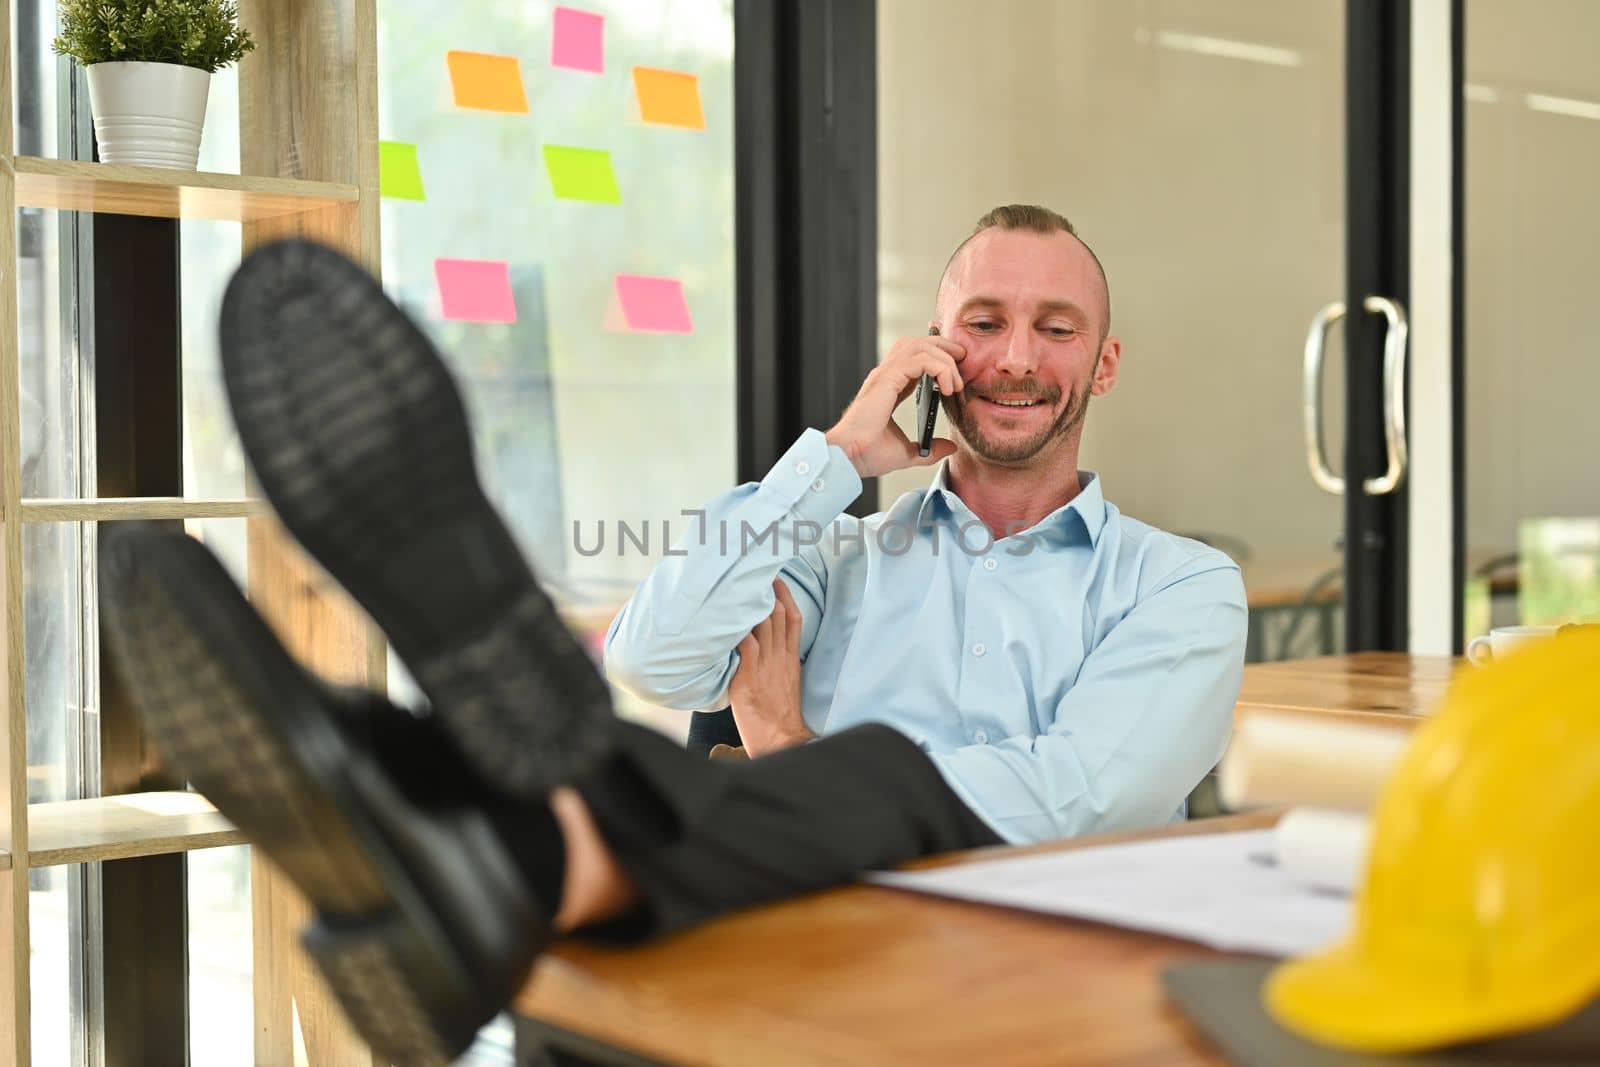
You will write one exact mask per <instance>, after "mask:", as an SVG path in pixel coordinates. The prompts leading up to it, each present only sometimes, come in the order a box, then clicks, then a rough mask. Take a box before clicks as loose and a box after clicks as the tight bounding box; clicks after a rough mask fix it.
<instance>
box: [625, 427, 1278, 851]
mask: <svg viewBox="0 0 1600 1067" xmlns="http://www.w3.org/2000/svg"><path fill="white" fill-rule="evenodd" d="M860 493H861V479H860V478H859V476H858V475H857V474H856V471H855V468H854V467H853V466H852V465H851V463H850V461H849V459H848V458H847V457H846V456H845V454H844V452H843V451H842V450H841V449H839V448H837V447H834V446H830V445H828V444H827V442H826V440H825V439H824V437H823V435H822V433H821V432H820V431H817V430H814V429H813V430H807V431H806V432H805V433H804V434H803V435H802V436H801V437H800V439H799V440H798V441H797V442H796V443H795V444H794V445H793V447H791V448H790V449H789V451H788V452H787V453H786V454H785V455H784V457H783V458H782V459H781V460H779V461H778V464H777V465H776V466H775V467H773V468H772V470H771V471H770V472H769V473H768V474H767V476H766V477H765V478H763V479H762V480H761V481H760V482H759V483H752V484H747V485H741V486H739V487H738V488H736V489H734V490H732V491H731V492H728V493H726V494H725V495H723V496H722V497H719V498H718V499H717V500H715V501H713V502H712V503H710V504H708V505H707V506H706V508H705V509H704V515H703V518H701V517H700V516H699V513H698V512H696V513H691V514H692V515H693V516H694V517H692V518H690V520H689V525H690V527H691V528H690V530H689V531H688V532H687V533H686V534H685V535H684V537H683V538H681V539H680V540H679V541H678V542H677V544H676V545H675V546H674V548H673V550H672V554H670V555H668V556H667V557H666V558H664V559H663V560H662V561H661V562H660V563H659V564H658V565H657V566H656V568H655V570H654V571H653V572H652V573H651V574H650V576H649V577H648V578H647V579H645V581H644V583H643V584H642V585H641V586H640V587H639V589H638V591H637V592H635V594H634V595H633V598H632V599H631V600H629V601H628V603H627V604H626V605H625V606H624V607H623V609H622V611H621V612H620V613H619V614H618V615H617V617H616V619H615V620H614V621H613V622H612V624H611V629H610V631H609V633H608V634H607V635H606V650H605V665H606V673H607V674H608V675H609V676H610V678H611V679H612V681H614V682H615V683H616V684H617V685H619V686H621V687H623V688H624V689H627V690H629V691H630V692H632V693H633V694H635V695H636V696H638V697H639V698H640V699H642V700H645V701H648V702H650V703H653V704H658V705H662V706H665V707H671V708H682V709H694V710H706V709H715V708H722V707H726V706H727V691H728V683H729V681H730V680H731V679H732V678H733V673H734V670H735V669H736V668H737V666H738V663H739V657H738V654H737V653H736V652H735V651H734V647H735V646H736V645H737V644H738V643H739V641H740V640H741V639H742V638H744V637H745V636H746V635H747V634H748V633H749V632H750V631H751V629H752V628H754V627H755V625H756V624H757V623H759V622H760V621H761V620H762V619H763V618H765V617H766V616H767V615H768V614H769V613H770V612H771V611H772V606H773V603H774V596H773V592H772V581H773V579H774V578H775V577H777V576H778V575H780V574H781V575H782V576H783V577H784V578H785V579H786V580H787V582H788V584H789V587H790V589H791V590H793V592H794V595H795V601H796V603H797V604H799V606H800V610H801V611H802V613H803V614H804V616H805V627H804V632H803V634H802V637H801V644H800V655H801V658H802V659H803V661H804V667H803V670H802V678H803V696H802V699H803V709H802V711H803V714H804V716H805V720H806V725H807V726H809V727H810V728H811V729H812V730H813V731H814V732H816V733H819V734H827V733H835V732H837V731H839V730H843V729H846V728H848V727H851V726H856V725H858V724H860V723H866V722H879V723H887V724H888V725H890V726H893V727H895V728H896V729H898V730H900V731H901V732H903V733H905V734H906V735H908V736H909V737H911V738H912V739H913V740H914V741H916V742H917V743H918V744H919V745H921V746H922V748H923V749H924V750H926V751H927V752H928V754H929V756H930V757H931V758H932V760H933V762H934V763H935V764H936V765H937V766H938V768H939V770H940V771H941V772H942V773H943V775H944V777H945V780H946V781H947V782H949V784H950V787H951V788H952V789H953V790H954V791H955V792H956V793H957V794H958V795H959V796H960V797H961V798H962V799H963V800H964V801H965V802H966V803H967V804H968V806H970V807H971V808H972V809H973V810H974V811H975V812H977V813H978V814H979V816H981V817H982V818H983V820H984V821H985V822H987V823H988V824H989V825H990V826H991V827H993V828H994V830H995V832H996V833H997V834H999V835H1000V836H1001V837H1002V838H1004V839H1005V840H1007V841H1010V842H1016V843H1021V842H1032V841H1044V840H1049V839H1053V838H1060V837H1069V836H1073V835H1076V834H1085V833H1091V832H1099V831H1110V830H1121V829H1130V828H1135V827H1144V826H1154V825H1159V824H1161V823H1164V822H1167V821H1170V820H1173V819H1176V818H1181V817H1182V814H1183V811H1184V800H1185V798H1186V797H1187V795H1188V793H1189V791H1190V790H1191V789H1192V788H1193V787H1194V786H1195V785H1196V784H1197V783H1198V782H1199V781H1200V779H1201V778H1203V777H1204V776H1205V774H1206V772H1207V771H1209V770H1210V769H1211V768H1212V767H1213V766H1215V764H1216V763H1217V761H1218V760H1219V759H1220V758H1221V757H1222V751H1223V748H1224V747H1225V745H1226V744H1227V741H1228V736H1229V732H1230V727H1231V724H1232V721H1233V704H1234V700H1235V699H1236V698H1237V696H1238V692H1239V682H1240V672H1241V670H1242V667H1243V662H1244V642H1245V625H1246V609H1245V599H1244V586H1243V583H1242V582H1241V580H1240V576H1239V568H1238V567H1237V566H1236V565H1235V564H1234V563H1233V561H1232V560H1230V559H1229V558H1228V557H1227V556H1224V555H1223V554H1222V553H1220V552H1217V551H1216V550H1214V549H1211V548H1208V547H1206V546H1205V545H1202V544H1200V543H1198V542H1196V541H1191V540H1188V539H1186V538H1182V537H1176V536H1174V535H1172V534H1168V533H1163V532H1162V531H1160V530H1157V529H1154V528H1153V527H1150V526H1147V525H1145V524H1144V523H1141V522H1138V521H1136V520H1134V519H1130V518H1127V517H1125V516H1123V515H1122V514H1121V513H1120V512H1118V511H1117V509H1116V508H1115V507H1114V506H1113V505H1111V504H1110V503H1108V502H1107V501H1106V500H1105V498H1104V496H1102V493H1101V487H1100V481H1099V479H1098V478H1096V477H1095V476H1094V475H1093V474H1091V473H1088V472H1084V474H1083V475H1082V489H1081V491H1080V492H1079V493H1078V495H1077V497H1076V498H1075V499H1073V500H1072V501H1071V502H1070V503H1068V504H1066V505H1065V506H1063V507H1061V508H1058V509H1057V510H1056V511H1054V512H1052V513H1051V514H1050V515H1048V516H1046V517H1045V518H1044V519H1042V520H1041V521H1040V522H1038V523H1037V524H1036V525H1034V526H1032V527H1030V528H1028V529H1026V530H1020V531H1018V532H1017V533H1015V534H1012V535H1010V536H1007V537H1004V538H1002V539H1000V540H998V541H993V542H992V543H991V538H990V535H989V533H988V531H987V530H986V528H985V527H984V525H983V523H982V522H980V521H979V520H978V519H977V517H976V516H975V515H974V514H973V513H972V511H971V510H970V509H968V508H967V506H966V505H965V504H964V503H963V502H962V501H961V499H960V498H959V497H957V496H956V495H955V494H954V493H953V492H951V491H950V489H949V488H948V483H947V481H946V476H945V470H944V468H943V466H941V467H940V468H939V471H938V475H937V477H936V478H935V480H934V482H933V484H932V486H931V487H930V488H928V489H926V490H922V491H919V492H912V493H907V494H905V495H904V496H902V497H900V499H899V500H897V501H895V503H894V505H893V506H892V507H890V508H889V509H888V510H887V511H884V512H879V513H878V514H876V515H873V516H871V517H869V518H866V519H858V518H856V517H854V516H850V515H846V514H843V511H844V509H845V507H847V506H848V505H849V504H850V502H851V501H853V500H854V499H855V498H856V497H857V496H858V495H860Z"/></svg>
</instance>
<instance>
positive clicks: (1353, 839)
mask: <svg viewBox="0 0 1600 1067" xmlns="http://www.w3.org/2000/svg"><path fill="white" fill-rule="evenodd" d="M1369 838H1370V828H1369V824H1368V821H1367V817H1366V816H1365V815H1358V814H1356V813H1355V812H1350V811H1329V810H1327V809H1326V808H1295V809H1294V810H1293V811H1291V812H1289V813H1288V814H1287V815H1285V816H1284V817H1283V818H1282V819H1280V820H1278V825H1277V826H1276V827H1275V828H1274V829H1273V831H1272V851H1273V855H1274V856H1275V858H1276V859H1277V861H1278V867H1279V868H1280V869H1281V870H1282V871H1283V873H1284V874H1286V875H1288V877H1289V879H1290V880H1291V881H1293V882H1296V883H1297V884H1299V885H1304V886H1310V887H1311V888H1312V889H1322V890H1328V891H1332V892H1335V893H1346V894H1348V893H1352V892H1354V891H1355V888H1356V886H1357V885H1359V884H1360V882H1361V875H1362V872H1363V871H1364V870H1365V869H1366V864H1367V842H1368V840H1369Z"/></svg>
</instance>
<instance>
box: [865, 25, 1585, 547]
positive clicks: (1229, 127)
mask: <svg viewBox="0 0 1600 1067" xmlns="http://www.w3.org/2000/svg"><path fill="white" fill-rule="evenodd" d="M1468 9H1469V12H1470V14H1469V50H1470V51H1471V55H1472V59H1471V61H1470V62H1469V70H1470V71H1474V72H1476V71H1477V70H1479V69H1484V70H1485V71H1486V73H1485V75H1484V77H1485V78H1487V77H1488V68H1487V65H1486V64H1487V57H1490V56H1492V57H1494V58H1495V59H1496V60H1497V61H1499V64H1500V69H1498V70H1495V71H1494V72H1493V73H1494V74H1495V76H1496V78H1498V79H1499V80H1502V81H1508V82H1509V81H1513V80H1516V81H1518V84H1519V86H1520V85H1521V84H1522V83H1526V82H1528V81H1529V79H1530V78H1531V77H1533V74H1532V72H1541V73H1540V75H1539V76H1540V77H1542V78H1546V79H1548V80H1549V85H1550V86H1552V87H1550V88H1547V89H1545V90H1543V91H1545V92H1550V93H1558V92H1559V93H1563V94H1566V95H1572V96H1582V97H1586V98H1588V99H1596V100H1600V88H1596V87H1595V85H1594V82H1595V81H1596V75H1595V73H1594V70H1593V65H1592V63H1590V62H1589V59H1588V57H1590V56H1592V54H1593V50H1594V46H1595V44H1596V42H1600V4H1584V3H1581V2H1574V3H1567V4H1561V5H1552V4H1528V5H1522V4H1500V3H1496V2H1493V0H1482V2H1479V3H1471V4H1469V5H1468ZM1480 9H1484V10H1485V11H1489V12H1491V13H1492V16H1493V18H1492V19H1491V17H1490V14H1485V13H1484V12H1483V11H1480ZM1544 9H1548V10H1544ZM1533 10H1539V11H1540V17H1541V18H1545V17H1546V16H1548V21H1549V22H1550V24H1551V25H1550V28H1549V30H1548V32H1545V33H1543V34H1531V33H1530V32H1529V31H1528V28H1527V26H1526V25H1525V24H1524V22H1525V20H1524V18H1523V17H1522V16H1520V15H1518V14H1517V13H1518V12H1523V11H1533ZM1343 17H1344V5H1343V3H1341V2H1337V0H1298V2H1296V3H1294V4H1275V3H1266V2H1262V0H1207V2H1203V3H1202V2H1193V3H1183V4H1180V3H1163V2H1143V3H1132V2H1124V0H986V2H983V3H977V2H974V0H879V28H878V29H879V32H878V41H879V43H878V47H879V64H880V75H879V129H880V134H879V138H880V139H879V157H880V170H879V178H880V201H879V212H880V223H879V241H880V247H881V250H882V251H881V259H880V285H881V301H880V313H881V334H882V336H881V346H880V348H886V347H887V345H888V344H889V342H890V341H891V340H892V339H893V338H895V337H899V336H902V335H905V334H910V333H921V332H923V330H924V329H925V327H926V323H927V319H928V315H929V312H930V310H931V306H932V294H933V290H934V287H935V284H936V282H937V279H938V275H939V271H940V269H941V268H942V266H943V264H944V261H945V258H946V257H947V255H948V254H949V251H950V249H951V248H952V247H954V245H955V244H956V243H958V242H959V241H960V240H961V238H962V237H963V236H965V234H966V233H967V232H968V230H969V228H970V226H971V224H972V222H973V221H974V220H975V219H976V218H977V216H978V215H980V214H981V213H982V212H983V211H985V210H986V209H988V208H989V207H992V206H993V205H995V204H998V203H1003V202H1009V201H1037V202H1040V203H1044V204H1047V205H1049V206H1051V207H1053V208H1055V209H1057V210H1059V211H1061V212H1063V213H1064V214H1066V215H1068V216H1069V217H1071V218H1072V219H1074V220H1075V222H1076V223H1077V224H1078V226H1079V229H1080V231H1081V233H1082V234H1083V236H1084V237H1085V238H1086V239H1087V240H1088V241H1089V242H1090V243H1091V244H1092V245H1093V246H1094V247H1095V249H1096V251H1097V252H1098V253H1099V254H1100V256H1101V258H1102V259H1103V260H1104V262H1105V264H1106V267H1107V271H1108V273H1109V275H1110V279H1111V286H1112V292H1113V300H1114V304H1115V311H1114V316H1113V328H1114V331H1115V332H1116V333H1118V334H1119V335H1120V336H1121V337H1122V338H1123V341H1124V352H1125V358H1124V361H1123V374H1122V380H1121V382H1120V384H1119V385H1118V387H1117V389H1116V390H1115V392H1114V393H1113V394H1112V395H1111V396H1110V397H1107V398H1105V399H1104V400H1101V401H1097V402H1096V403H1095V404H1094V405H1093V406H1092V407H1091V409H1090V415H1089V422H1088V432H1087V435H1086V440H1085V449H1084V458H1083V462H1084V465H1085V466H1087V467H1090V468H1094V469H1097V470H1099V471H1100V472H1101V473H1102V475H1103V477H1104V480H1105V485H1106V489H1107V492H1108V495H1109V496H1110V497H1111V499H1112V500H1114V501H1115V502H1116V503H1117V504H1118V505H1119V506H1120V507H1121V508H1122V509H1123V510H1124V511H1125V512H1127V513H1129V514H1132V515H1134V516H1136V517H1138V518H1141V519H1144V520H1146V521H1149V522H1153V523H1155V524H1157V525H1160V526H1164V527H1167V528H1169V529H1175V530H1180V531H1186V532H1187V531H1202V532H1214V533H1220V534H1223V535H1227V536H1230V537H1233V538H1238V539H1241V540H1243V541H1244V542H1245V543H1246V544H1247V545H1248V546H1249V548H1250V551H1251V553H1252V556H1253V557H1254V558H1255V559H1256V560H1258V561H1271V560H1282V559H1300V558H1305V557H1312V556H1331V548H1332V545H1333V541H1334V538H1335V536H1336V535H1337V534H1338V532H1339V529H1340V526H1341V516H1340V506H1339V502H1338V501H1337V500H1336V499H1335V498H1333V497H1331V496H1328V495H1326V494H1324V493H1322V492H1321V491H1319V490H1317V489H1316V488H1315V487H1314V486H1313V485H1312V483H1311V481H1310V478H1309V476H1308V475H1307V473H1306V469H1305V462H1304V459H1303V448H1302V445H1301V434H1302V429H1301V420H1300V412H1299V395H1300V373H1301V371H1300V368H1301V348H1302V345H1303V342H1304V337H1305V330H1306V326H1307V324H1308V322H1309V320H1310V318H1311V316H1312V314H1313V313H1314V312H1315V311H1316V309H1317V308H1318V307H1320V306H1321V305H1322V304H1323V303H1325V302H1327V301H1330V300H1333V299H1336V298H1338V297H1340V296H1341V295H1342V293H1341V288H1342V271H1343V256H1344V249H1343V240H1344V234H1343V226H1344V205H1343V181H1344V174H1343V167H1344V151H1343V138H1344V127H1343V94H1344V60H1343V25H1342V20H1343ZM1519 35H1520V36H1519ZM1197 37H1198V38H1211V39H1216V40H1222V41H1232V42H1244V43H1246V44H1254V45H1261V46H1267V47H1269V48H1271V49H1274V50H1276V51H1271V52H1268V53H1265V54H1264V55H1265V58H1269V59H1274V60H1278V61H1279V62H1276V63H1275V62H1261V61H1249V60H1246V59H1241V58H1230V57H1225V56H1218V55H1207V54H1201V53H1200V52H1197V51H1195V50H1194V49H1195V47H1196V46H1197V42H1196V41H1195V40H1194V38H1197ZM1511 39H1518V40H1521V41H1523V42H1524V44H1523V46H1522V47H1520V48H1512V47H1508V46H1507V41H1508V40H1511ZM1575 40H1576V41H1582V42H1584V43H1582V44H1578V43H1574V42H1575ZM1185 45H1188V46H1189V47H1187V48H1186V47H1184V46H1185ZM1198 47H1199V48H1201V49H1204V48H1205V47H1207V45H1206V44H1205V42H1203V41H1202V42H1198ZM1480 56H1482V57H1486V58H1485V60H1484V61H1483V62H1480V61H1479V57H1480ZM1586 64H1587V65H1586ZM1519 71H1520V72H1521V73H1518V72H1519ZM1475 78H1476V75H1475V73H1474V74H1473V75H1469V80H1475ZM1585 82H1587V83H1588V84H1584V83H1585ZM1523 91H1526V90H1524V89H1523V88H1520V87H1519V88H1517V89H1516V90H1515V92H1514V93H1512V94H1511V95H1509V96H1507V97H1506V98H1505V99H1504V100H1503V101H1502V103H1501V104H1500V105H1486V104H1469V112H1468V115H1469V118H1468V123H1469V125H1468V134H1469V142H1470V144H1471V148H1470V150H1469V156H1468V167H1469V173H1468V182H1469V190H1470V191H1469V200H1468V215H1469V222H1470V224H1471V227H1472V228H1471V229H1470V230H1469V233H1470V235H1471V239H1470V254H1471V260H1470V262H1471V271H1470V272H1469V290H1468V297H1469V304H1470V305H1471V306H1470V309H1469V313H1468V320H1467V325H1468V342H1467V343H1468V347H1467V351H1468V363H1469V370H1470V374H1469V383H1470V386H1471V389H1470V395H1469V398H1468V418H1469V422H1468V430H1467V433H1468V440H1469V446H1470V449H1471V451H1470V452H1469V455H1470V456H1472V457H1473V459H1474V462H1475V463H1476V464H1477V465H1476V466H1475V467H1474V468H1473V474H1472V475H1471V477H1470V480H1469V484H1468V491H1469V501H1470V504H1469V509H1470V516H1471V527H1472V534H1473V543H1474V544H1475V545H1479V543H1480V542H1481V545H1479V547H1482V548H1484V549H1489V548H1499V547H1510V546H1511V545H1512V544H1514V519H1515V517H1516V516H1518V515H1531V514H1558V513H1566V514H1571V513H1584V514H1595V513H1600V500H1597V499H1596V493H1595V485H1596V476H1595V474H1594V466H1595V464H1594V461H1593V456H1594V455H1595V452H1596V449H1595V448H1593V447H1592V446H1590V447H1588V448H1587V449H1585V448H1584V447H1583V435H1584V432H1585V431H1586V430H1587V427H1586V426H1585V425H1584V419H1583V418H1582V416H1581V415H1579V414H1578V412H1579V411H1580V410H1582V409H1583V408H1585V407H1587V406H1589V405H1591V404H1592V403H1593V400H1594V398H1595V397H1596V395H1597V394H1600V390H1597V388H1596V387H1597V386H1600V362H1597V361H1596V360H1595V359H1594V358H1593V355H1594V349H1595V344H1594V336H1595V334H1594V331H1593V327H1592V326H1591V324H1590V320H1591V319H1592V316H1589V315H1586V314H1585V311H1586V305H1585V301H1584V299H1583V298H1584V297H1585V296H1586V295H1587V294H1589V293H1592V292H1593V291H1594V290H1595V288H1596V285H1597V284H1600V271H1596V269H1595V268H1596V266H1597V265H1600V264H1597V263H1596V260H1595V257H1596V249H1597V248H1600V240H1597V239H1600V232H1597V230H1600V210H1597V209H1596V208H1595V206H1594V204H1593V198H1592V193H1590V195H1587V196H1586V195H1584V194H1585V193H1586V192H1589V190H1590V189H1591V188H1592V186H1593V184H1594V179H1595V175H1596V174H1597V173H1600V168H1597V166H1596V164H1597V163H1600V148H1597V142H1600V122H1597V121H1590V120H1583V119H1577V118H1567V117H1558V116H1551V115H1536V114H1533V113H1529V112H1527V109H1526V108H1525V107H1523V105H1522V104H1521V102H1520V101H1521V96H1520V95H1519V94H1520V93H1521V92H1523ZM1491 106H1498V107H1499V108H1500V110H1501V112H1502V113H1504V114H1501V115H1500V117H1499V118H1497V119H1489V118H1485V116H1484V114H1483V112H1484V110H1485V109H1486V108H1490V107H1491ZM1497 122H1498V123H1502V124H1504V125H1505V126H1506V127H1507V128H1506V129H1504V130H1501V129H1498V128H1497V127H1496V126H1494V125H1493V124H1494V123H1497ZM1510 294H1514V298H1508V296H1509V295H1510ZM1530 372H1531V373H1530ZM1341 374H1342V357H1341V356H1340V355H1339V340H1338V334H1336V335H1335V339H1334V345H1333V351H1332V352H1331V353H1330V365H1329V367H1328V369H1327V381H1328V384H1329V386H1330V396H1329V400H1328V404H1327V408H1326V412H1327V421H1328V422H1329V423H1330V424H1335V425H1336V424H1337V423H1338V421H1339V418H1340V398H1339V396H1338V392H1339V390H1338V388H1337V384H1338V380H1339V377H1340V375H1341ZM1329 447H1330V451H1331V452H1332V454H1333V455H1334V456H1335V457H1336V459H1335V466H1336V467H1338V466H1340V465H1342V460H1340V459H1339V458H1337V457H1339V455H1340V453H1339V442H1338V440H1337V437H1336V435H1335V436H1334V437H1333V438H1332V439H1330V443H1329ZM1490 455H1492V456H1493V457H1494V459H1495V462H1493V463H1489V462H1487V461H1486V460H1485V457H1486V456H1490ZM925 481H926V475H925V473H924V472H922V471H915V472H903V473H901V474H898V475H895V476H891V477H890V478H886V479H885V480H884V483H885V484H884V492H883V496H884V499H885V500H890V499H893V497H894V496H895V495H898V493H900V492H902V491H904V490H906V489H907V488H910V487H913V486H916V485H920V484H923V483H924V482H925Z"/></svg>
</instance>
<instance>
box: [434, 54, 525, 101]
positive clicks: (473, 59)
mask: <svg viewBox="0 0 1600 1067" xmlns="http://www.w3.org/2000/svg"><path fill="white" fill-rule="evenodd" d="M445 61H446V62H447V63H448V64H449V65H450V88H451V89H452V90H453V91H454V92H455V97H456V107H469V108H475V109H477V110H479V111H511V112H516V113H519V114H526V113H527V111H528V92H527V90H526V89H524V88H523V85H522V63H521V61H520V60H518V59H517V57H516V56H496V55H490V54H489V53H487V52H447V53H446V54H445Z"/></svg>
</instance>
